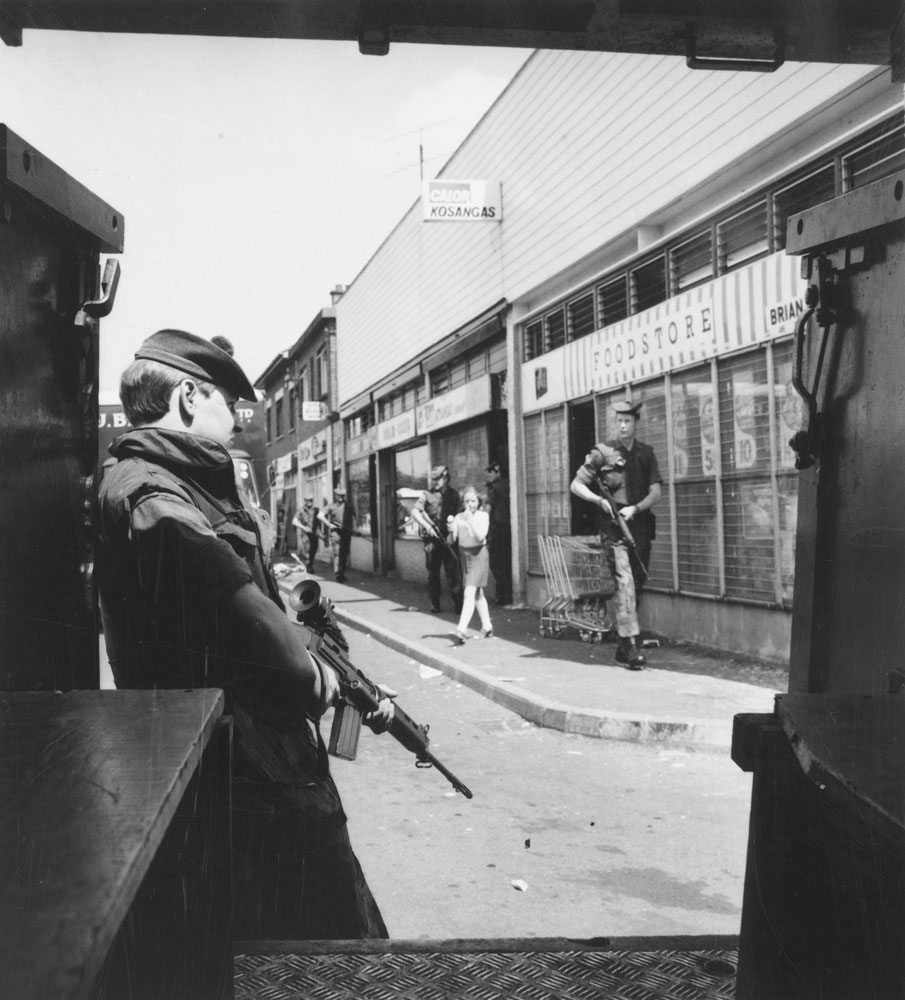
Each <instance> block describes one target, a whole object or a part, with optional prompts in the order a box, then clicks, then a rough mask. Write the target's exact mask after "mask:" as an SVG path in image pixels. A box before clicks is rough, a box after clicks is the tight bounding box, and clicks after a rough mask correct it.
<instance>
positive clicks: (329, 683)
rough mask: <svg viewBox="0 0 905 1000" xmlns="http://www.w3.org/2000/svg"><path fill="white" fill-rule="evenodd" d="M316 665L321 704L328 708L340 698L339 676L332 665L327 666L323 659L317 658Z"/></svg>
mask: <svg viewBox="0 0 905 1000" xmlns="http://www.w3.org/2000/svg"><path fill="white" fill-rule="evenodd" d="M312 659H314V657H313V656H312ZM317 665H318V667H319V668H320V676H321V704H322V705H323V706H324V708H325V709H326V708H330V706H331V705H335V704H336V703H337V702H338V701H339V699H340V688H339V677H337V675H336V671H335V670H334V669H333V667H330V666H328V665H327V664H326V663H324V661H323V660H317Z"/></svg>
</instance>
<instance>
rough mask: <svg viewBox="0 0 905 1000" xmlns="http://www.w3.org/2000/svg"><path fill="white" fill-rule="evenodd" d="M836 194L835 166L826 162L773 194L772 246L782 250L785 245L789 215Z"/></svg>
mask: <svg viewBox="0 0 905 1000" xmlns="http://www.w3.org/2000/svg"><path fill="white" fill-rule="evenodd" d="M835 194H836V168H835V166H834V165H833V164H832V163H827V164H826V165H825V166H823V167H821V168H820V169H819V170H815V171H813V172H812V173H809V174H808V175H807V176H805V177H801V178H800V179H799V180H797V181H795V182H794V183H793V184H789V185H788V186H787V187H784V188H782V189H780V190H779V191H776V192H775V193H774V194H773V231H774V246H775V249H777V250H783V249H785V246H786V225H787V224H788V221H789V216H790V215H794V214H795V213H796V212H803V211H804V210H805V209H806V208H812V207H813V206H814V205H821V204H822V203H823V202H825V201H829V200H830V199H831V198H833V197H835Z"/></svg>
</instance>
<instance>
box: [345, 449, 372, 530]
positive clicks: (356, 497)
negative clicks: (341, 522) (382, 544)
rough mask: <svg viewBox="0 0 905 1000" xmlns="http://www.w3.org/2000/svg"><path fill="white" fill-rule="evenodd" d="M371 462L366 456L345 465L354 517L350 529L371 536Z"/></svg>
mask: <svg viewBox="0 0 905 1000" xmlns="http://www.w3.org/2000/svg"><path fill="white" fill-rule="evenodd" d="M370 470H371V464H370V461H369V460H368V458H367V457H365V458H358V459H355V461H353V462H349V464H348V465H347V466H346V475H347V478H348V490H349V501H350V503H351V504H352V510H353V511H354V517H353V520H352V530H353V531H355V532H356V534H359V535H365V536H366V537H367V538H370V537H371V471H370Z"/></svg>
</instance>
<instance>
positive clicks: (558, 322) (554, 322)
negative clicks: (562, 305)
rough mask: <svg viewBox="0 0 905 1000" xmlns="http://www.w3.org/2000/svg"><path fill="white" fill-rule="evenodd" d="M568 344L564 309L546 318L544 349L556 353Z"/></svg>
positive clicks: (549, 314)
mask: <svg viewBox="0 0 905 1000" xmlns="http://www.w3.org/2000/svg"><path fill="white" fill-rule="evenodd" d="M565 342H566V317H565V312H564V310H563V309H557V310H556V311H555V312H551V313H547V315H546V316H544V349H545V350H546V351H555V350H556V348H557V347H562V345H563V344H564V343H565Z"/></svg>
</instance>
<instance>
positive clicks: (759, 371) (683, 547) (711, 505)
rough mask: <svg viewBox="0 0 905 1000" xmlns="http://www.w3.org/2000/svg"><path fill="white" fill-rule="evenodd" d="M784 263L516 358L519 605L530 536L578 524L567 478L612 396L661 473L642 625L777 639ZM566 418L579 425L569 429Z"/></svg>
mask: <svg viewBox="0 0 905 1000" xmlns="http://www.w3.org/2000/svg"><path fill="white" fill-rule="evenodd" d="M804 291H805V289H804V284H803V282H802V281H801V279H800V277H799V276H798V268H797V262H796V261H794V260H793V259H791V258H788V257H786V256H784V255H783V254H773V255H770V256H767V257H764V258H762V259H760V260H758V261H756V262H754V263H752V264H750V265H748V266H747V267H744V268H741V269H739V270H737V271H734V272H732V273H731V274H727V275H724V276H723V277H721V278H718V279H716V280H714V281H712V282H707V283H705V284H702V285H699V286H698V287H696V288H695V289H693V290H691V291H689V292H687V293H685V294H683V295H679V296H674V297H672V298H670V299H667V300H666V301H664V302H662V303H660V304H659V305H658V306H656V307H654V308H653V309H649V310H646V311H645V312H641V313H638V314H637V315H634V316H631V317H629V318H628V319H626V320H625V321H623V322H620V323H616V324H613V325H612V326H608V327H604V328H602V329H600V330H597V331H595V332H593V333H591V334H590V335H588V336H586V337H583V338H582V339H580V340H577V341H575V342H573V343H569V344H566V345H564V346H563V347H561V348H559V349H557V350H555V351H551V352H549V353H546V354H544V355H542V356H541V357H539V358H536V359H534V360H532V361H530V362H527V363H525V364H524V365H523V366H522V384H521V388H522V402H523V414H524V417H523V427H524V441H525V462H524V467H525V471H524V486H525V491H524V493H525V505H526V508H525V515H526V519H525V523H526V535H527V537H526V539H525V545H526V549H527V554H528V579H527V582H526V583H527V592H528V598H529V602H530V603H531V604H532V605H534V606H540V605H541V604H543V601H544V600H545V599H546V590H545V581H544V577H543V574H542V566H541V561H540V554H539V545H538V537H539V536H545V535H568V534H584V533H587V532H588V526H587V524H586V522H583V521H581V520H580V516H581V513H580V511H579V510H578V509H577V505H575V504H573V503H572V502H571V497H570V494H569V483H570V482H571V479H572V477H573V476H574V474H575V470H576V469H577V468H578V466H579V465H581V463H582V461H583V459H584V454H585V453H586V451H587V449H588V447H589V446H590V445H591V444H593V443H594V441H601V440H602V441H612V440H614V439H615V438H616V436H617V432H616V424H615V416H614V413H613V404H614V403H615V402H616V401H618V400H622V399H625V398H626V395H627V394H628V395H630V396H631V399H632V400H633V401H634V402H638V401H640V402H642V404H643V406H642V409H641V415H640V420H639V423H638V431H637V436H638V438H639V439H640V440H643V441H645V442H647V443H648V444H650V445H652V447H653V448H654V451H655V453H656V455H657V457H658V462H659V467H660V472H661V474H662V476H663V480H664V488H663V498H662V499H661V501H660V503H659V505H658V506H657V508H656V511H655V513H656V518H657V535H656V541H655V543H654V548H653V555H652V560H651V565H650V579H649V585H648V590H647V591H646V595H647V596H645V624H646V626H647V627H649V628H651V629H652V630H653V631H656V632H662V633H665V634H674V635H682V636H683V637H685V638H687V639H690V640H693V641H697V642H702V643H706V644H709V645H719V646H723V647H727V648H733V649H738V650H747V651H749V652H751V653H752V654H756V655H761V656H775V657H777V658H780V657H781V656H782V655H783V653H784V651H785V650H787V649H788V638H789V625H790V610H791V605H792V593H793V584H794V570H793V567H794V546H795V524H796V509H797V474H796V471H795V467H794V462H795V455H794V453H793V452H792V449H791V448H790V447H789V444H788V442H789V439H790V438H791V437H792V435H793V434H794V433H795V432H796V431H797V430H798V429H799V428H800V427H801V425H802V421H803V411H802V406H801V402H800V399H799V397H798V395H797V394H796V392H795V390H794V388H793V385H792V376H793V360H794V359H793V340H792V337H791V336H790V335H791V334H793V333H794V328H795V320H796V318H797V317H798V316H800V315H801V313H802V312H803V311H804ZM576 428H581V429H582V430H581V433H576Z"/></svg>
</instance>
